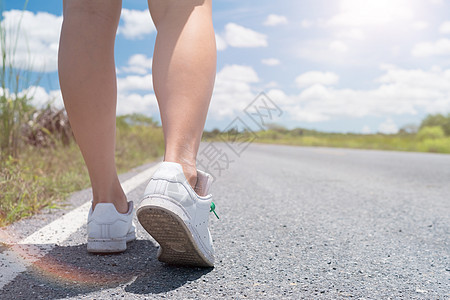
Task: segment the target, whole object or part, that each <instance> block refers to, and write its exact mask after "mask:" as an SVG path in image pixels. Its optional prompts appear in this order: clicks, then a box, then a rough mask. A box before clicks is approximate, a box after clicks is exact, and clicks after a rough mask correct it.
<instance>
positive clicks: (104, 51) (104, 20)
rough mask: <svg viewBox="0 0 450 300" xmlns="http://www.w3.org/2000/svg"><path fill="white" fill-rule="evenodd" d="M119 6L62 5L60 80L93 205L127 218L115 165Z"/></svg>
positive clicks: (70, 1) (110, 1)
mask: <svg viewBox="0 0 450 300" xmlns="http://www.w3.org/2000/svg"><path fill="white" fill-rule="evenodd" d="M121 8H122V1H121V0H95V1H91V0H64V22H63V26H62V31H61V39H60V46H59V58H58V61H59V78H60V85H61V91H62V94H63V99H64V104H65V107H66V110H67V113H68V115H69V119H70V124H71V126H72V129H73V132H74V134H75V139H76V141H77V143H78V145H79V147H80V149H81V152H82V154H83V157H84V160H85V162H86V165H87V168H88V171H89V176H90V179H91V184H92V192H93V204H94V206H95V204H96V203H99V202H112V203H114V205H115V206H116V209H117V210H118V211H119V212H122V213H124V212H126V211H127V210H128V206H127V203H126V201H127V200H126V195H125V194H124V192H123V190H122V187H121V186H120V183H119V180H118V177H117V171H116V166H115V159H114V150H115V149H114V148H115V121H116V119H115V118H116V97H117V88H116V73H115V65H114V40H115V34H116V30H117V26H118V23H119V18H120V12H121Z"/></svg>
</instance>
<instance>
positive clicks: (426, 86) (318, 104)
mask: <svg viewBox="0 0 450 300" xmlns="http://www.w3.org/2000/svg"><path fill="white" fill-rule="evenodd" d="M318 73H320V72H318ZM306 78H307V77H306ZM324 81H325V83H327V82H333V81H332V80H329V81H326V80H324ZM448 82H450V69H448V70H442V69H440V68H438V67H435V68H432V69H430V70H428V71H427V70H405V69H399V68H396V67H393V66H390V67H385V72H384V74H383V75H382V76H380V77H379V78H378V79H377V80H376V83H378V84H379V85H378V87H376V88H374V89H368V90H355V89H336V88H333V87H330V86H325V85H324V84H320V83H315V84H314V81H312V80H311V82H310V84H312V85H309V86H308V87H307V88H305V89H303V90H302V91H301V93H299V94H294V95H286V94H285V93H282V92H280V91H279V90H278V89H276V90H275V95H273V96H272V97H271V98H272V99H273V100H274V101H276V102H277V103H280V105H281V107H282V109H283V110H284V111H286V112H287V115H289V117H290V118H291V119H292V120H297V121H304V122H320V121H326V120H336V119H342V118H363V117H367V116H375V117H392V116H395V115H417V114H418V113H419V112H423V113H448V112H449V111H450V85H449V84H448ZM305 85H306V83H305ZM268 94H269V95H272V93H271V91H269V92H268ZM386 128H387V126H386ZM392 128H393V126H391V129H392ZM384 131H387V130H384ZM392 131H393V129H392Z"/></svg>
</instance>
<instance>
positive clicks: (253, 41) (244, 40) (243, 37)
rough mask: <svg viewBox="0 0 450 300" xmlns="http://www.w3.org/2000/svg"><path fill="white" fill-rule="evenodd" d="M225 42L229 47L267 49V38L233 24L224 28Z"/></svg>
mask: <svg viewBox="0 0 450 300" xmlns="http://www.w3.org/2000/svg"><path fill="white" fill-rule="evenodd" d="M224 38H225V41H226V43H227V44H228V45H230V46H231V47H238V48H249V47H267V45H268V43H267V36H266V35H265V34H262V33H259V32H256V31H254V30H252V29H249V28H246V27H243V26H240V25H238V24H235V23H228V24H227V25H226V26H225V34H224Z"/></svg>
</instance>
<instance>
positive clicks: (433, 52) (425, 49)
mask: <svg viewBox="0 0 450 300" xmlns="http://www.w3.org/2000/svg"><path fill="white" fill-rule="evenodd" d="M411 53H412V55H413V56H415V57H428V56H440V55H450V39H446V38H443V39H439V40H437V41H436V42H422V43H418V44H416V45H415V46H414V48H413V49H412V52H411Z"/></svg>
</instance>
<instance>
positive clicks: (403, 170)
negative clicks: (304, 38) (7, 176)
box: [0, 143, 450, 299]
mask: <svg viewBox="0 0 450 300" xmlns="http://www.w3.org/2000/svg"><path fill="white" fill-rule="evenodd" d="M214 145H215V147H216V148H217V149H222V150H223V152H227V151H228V152H227V153H230V152H229V148H227V146H226V145H225V144H220V143H219V144H214ZM206 146H207V145H206ZM206 146H205V145H203V147H206ZM203 149H204V148H203ZM154 167H155V164H150V165H146V166H143V167H141V168H138V169H135V170H133V171H132V172H130V173H127V174H124V175H122V176H121V181H122V182H124V183H126V190H127V194H128V198H129V200H134V201H135V204H136V205H137V204H138V202H139V197H140V195H142V193H143V191H144V188H145V184H146V180H147V179H148V176H149V174H151V172H152V170H154ZM149 168H150V169H149ZM145 170H147V171H145ZM142 172H147V173H142ZM216 176H217V179H216V182H215V183H214V185H213V188H212V193H213V196H214V202H215V203H216V206H217V209H216V211H217V213H218V214H219V216H220V220H217V219H216V218H215V217H214V216H213V215H211V222H210V223H211V231H212V235H213V239H214V243H215V248H216V260H217V263H216V266H215V268H213V269H189V268H179V267H171V266H166V265H164V264H162V263H160V262H158V261H157V259H156V253H157V249H158V248H157V247H158V246H157V244H156V243H155V242H154V241H153V240H152V239H151V238H150V237H149V235H148V234H147V233H146V232H145V231H144V230H143V229H142V227H140V226H139V225H138V240H137V241H135V242H133V243H131V244H129V248H128V250H127V252H125V253H123V254H119V255H92V254H88V253H87V252H86V244H85V231H86V226H85V218H86V216H85V211H86V208H88V206H89V204H84V206H82V205H83V203H85V202H86V201H88V200H89V193H90V191H89V190H85V191H81V192H78V193H75V194H74V195H73V196H72V197H71V198H70V199H69V205H68V207H66V208H64V209H60V210H53V211H52V212H51V213H49V212H47V213H44V214H42V215H39V216H36V217H33V218H31V219H28V220H23V221H20V222H18V223H15V224H14V225H12V226H10V227H8V228H6V229H5V230H3V231H1V232H0V234H1V236H2V239H3V242H4V243H5V244H3V245H1V244H0V245H1V246H0V251H1V254H0V271H1V275H0V289H1V291H0V295H1V296H0V298H1V299H60V298H71V299H94V298H95V299H110V298H111V299H117V298H124V299H159V298H169V299H201V298H209V299H210V298H212V297H214V298H218V297H222V298H233V299H237V298H239V299H242V298H250V299H303V298H304V299H349V298H352V299H362V298H363V299H381V298H383V299H387V298H397V299H398V298H400V299H401V298H404V299H410V298H412V299H448V298H450V155H438V154H424V153H406V152H389V151H370V150H350V149H332V148H314V147H307V148H305V147H294V146H276V145H264V144H252V145H250V147H249V148H247V149H245V151H244V152H243V153H241V155H240V156H237V155H235V156H234V157H232V162H231V163H230V164H229V166H228V168H227V169H226V170H224V171H222V174H220V176H218V175H217V174H216ZM77 207H78V210H77V209H75V208H77ZM80 207H81V208H80ZM73 209H75V210H73ZM64 218H65V219H64ZM40 228H42V229H41V230H40V231H38V232H36V231H37V230H38V229H40Z"/></svg>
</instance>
